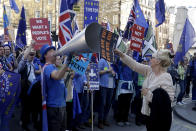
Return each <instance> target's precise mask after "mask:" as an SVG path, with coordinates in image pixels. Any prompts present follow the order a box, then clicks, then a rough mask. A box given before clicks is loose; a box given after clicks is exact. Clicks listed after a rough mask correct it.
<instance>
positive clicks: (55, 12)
mask: <svg viewBox="0 0 196 131" xmlns="http://www.w3.org/2000/svg"><path fill="white" fill-rule="evenodd" d="M54 2H55V3H54V5H55V8H54V9H55V35H56V0H55V1H54ZM55 48H57V45H56V40H55Z"/></svg>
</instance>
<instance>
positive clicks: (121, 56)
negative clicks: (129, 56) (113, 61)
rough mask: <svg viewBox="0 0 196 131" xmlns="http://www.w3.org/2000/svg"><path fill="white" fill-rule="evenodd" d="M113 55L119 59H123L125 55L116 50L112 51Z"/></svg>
mask: <svg viewBox="0 0 196 131" xmlns="http://www.w3.org/2000/svg"><path fill="white" fill-rule="evenodd" d="M114 53H115V54H117V55H118V56H120V58H123V57H125V54H124V53H122V52H121V51H119V50H118V49H115V50H114Z"/></svg>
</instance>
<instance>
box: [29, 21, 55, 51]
mask: <svg viewBox="0 0 196 131" xmlns="http://www.w3.org/2000/svg"><path fill="white" fill-rule="evenodd" d="M30 27H31V35H32V39H33V40H35V41H36V45H35V47H34V48H35V50H39V49H40V48H41V47H42V46H43V45H45V44H49V45H51V39H50V28H49V24H48V19H47V18H31V19H30Z"/></svg>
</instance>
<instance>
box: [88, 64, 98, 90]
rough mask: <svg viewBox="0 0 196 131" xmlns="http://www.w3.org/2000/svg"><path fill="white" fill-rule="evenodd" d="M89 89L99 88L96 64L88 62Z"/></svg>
mask: <svg viewBox="0 0 196 131" xmlns="http://www.w3.org/2000/svg"><path fill="white" fill-rule="evenodd" d="M88 76H89V84H90V90H99V74H98V65H97V64H93V63H92V64H90V71H89V72H88Z"/></svg>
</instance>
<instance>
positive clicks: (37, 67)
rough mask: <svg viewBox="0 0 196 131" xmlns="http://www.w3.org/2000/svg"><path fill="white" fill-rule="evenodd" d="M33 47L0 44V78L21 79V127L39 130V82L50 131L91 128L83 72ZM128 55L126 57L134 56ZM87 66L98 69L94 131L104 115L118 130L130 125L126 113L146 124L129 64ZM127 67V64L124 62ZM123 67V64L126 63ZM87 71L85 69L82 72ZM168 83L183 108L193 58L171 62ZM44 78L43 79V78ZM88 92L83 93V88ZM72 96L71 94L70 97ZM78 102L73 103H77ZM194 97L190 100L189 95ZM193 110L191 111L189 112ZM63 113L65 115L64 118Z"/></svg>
mask: <svg viewBox="0 0 196 131" xmlns="http://www.w3.org/2000/svg"><path fill="white" fill-rule="evenodd" d="M34 44H35V42H34V41H32V42H31V44H30V45H29V46H28V47H27V48H26V49H23V50H22V49H17V50H16V51H15V49H13V47H12V46H10V45H8V44H3V43H2V44H1V45H0V75H1V74H2V73H3V72H4V71H12V72H15V73H20V74H21V93H20V100H19V103H18V104H19V106H20V107H21V117H20V122H18V123H20V124H21V127H22V128H23V129H24V130H26V131H30V130H31V129H30V127H29V124H30V123H33V126H34V128H35V129H37V130H38V131H41V130H42V92H41V90H42V88H41V85H42V82H43V83H45V84H46V87H47V89H46V91H47V113H48V115H47V116H48V129H49V131H57V130H59V131H61V130H63V131H64V130H65V129H66V130H73V131H77V130H83V129H85V128H91V122H92V121H91V100H92V99H91V93H92V92H91V91H89V90H88V87H89V81H88V80H89V79H88V77H89V76H88V73H86V74H85V75H80V74H78V73H76V72H74V71H73V70H71V69H69V68H68V64H69V62H70V59H71V58H70V57H71V56H68V57H67V60H66V58H65V56H61V57H60V56H53V55H52V54H53V53H54V51H55V50H56V49H55V47H53V46H49V45H45V46H43V47H42V48H41V50H40V51H35V50H34V48H33V46H34ZM132 54H133V53H132V52H131V51H128V52H127V56H129V57H133V56H132ZM152 57H153V56H152V55H150V56H149V57H144V58H141V59H139V60H138V62H139V63H142V64H144V65H150V59H152ZM91 62H93V63H96V64H98V69H99V82H100V87H99V90H97V91H94V92H93V94H94V95H93V96H94V98H93V101H94V112H95V113H98V118H97V119H98V128H100V129H104V127H105V126H110V122H109V121H108V114H109V111H110V109H112V110H113V118H114V119H115V121H116V124H117V125H118V126H121V127H123V126H129V125H130V124H131V123H130V121H129V116H130V114H135V124H136V125H138V126H140V125H142V124H143V125H144V124H146V119H148V117H146V114H145V113H144V112H143V113H141V110H142V104H143V102H144V101H143V97H144V96H143V94H142V93H141V89H142V85H143V82H144V80H145V75H144V73H141V74H139V73H137V72H135V70H133V69H131V68H130V66H129V64H124V63H123V62H122V61H121V59H117V60H116V62H115V63H113V64H111V63H109V62H108V61H107V60H105V59H103V58H101V59H99V60H98V56H96V55H93V57H92V60H91ZM127 62H128V61H127ZM125 63H126V62H125ZM88 71H89V67H88V68H87V70H86V72H88ZM167 71H168V73H170V75H171V77H172V80H173V85H174V86H173V87H172V88H173V89H174V90H176V89H177V87H178V86H177V85H179V88H180V93H179V94H178V93H177V95H175V96H176V98H175V99H176V104H177V105H179V106H180V105H183V104H185V103H184V102H183V99H184V98H189V97H191V96H190V87H191V82H192V90H193V91H192V92H193V93H194V92H195V93H196V80H195V79H196V53H195V54H194V56H193V57H192V58H190V59H188V58H187V57H184V58H183V60H182V61H180V62H179V64H178V65H175V64H174V63H173V64H171V66H170V67H169V68H168V70H167ZM42 77H43V79H42ZM86 87H87V88H86ZM75 94H76V95H75ZM76 97H77V98H76ZM193 97H195V95H194V96H193ZM75 99H79V102H80V104H79V105H80V108H81V112H79V113H77V111H75V109H74V108H75V107H74V105H75V102H74V101H75ZM193 110H196V104H195V107H193ZM66 114H67V115H66Z"/></svg>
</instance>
